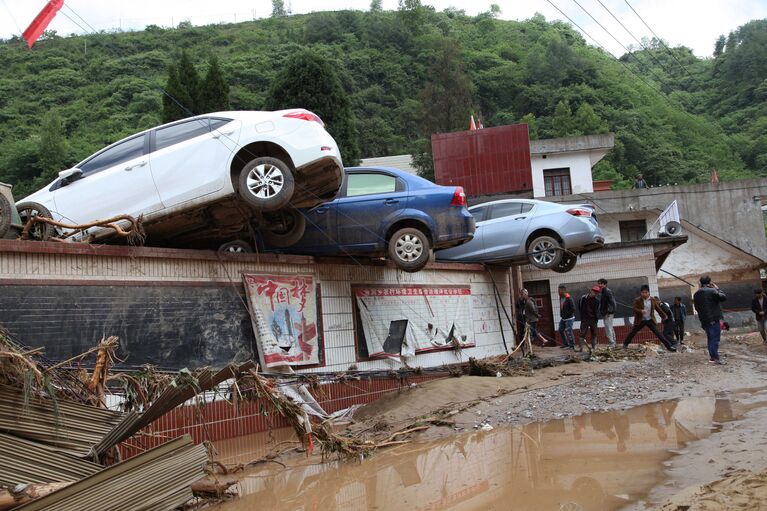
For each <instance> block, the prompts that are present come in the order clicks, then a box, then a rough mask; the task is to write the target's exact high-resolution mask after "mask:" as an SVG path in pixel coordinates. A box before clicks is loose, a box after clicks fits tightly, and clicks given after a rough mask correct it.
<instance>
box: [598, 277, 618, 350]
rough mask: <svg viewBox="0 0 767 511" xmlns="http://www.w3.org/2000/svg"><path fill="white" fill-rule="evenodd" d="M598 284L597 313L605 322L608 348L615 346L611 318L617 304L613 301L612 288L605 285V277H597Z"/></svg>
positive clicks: (613, 315)
mask: <svg viewBox="0 0 767 511" xmlns="http://www.w3.org/2000/svg"><path fill="white" fill-rule="evenodd" d="M597 285H598V286H599V289H600V291H599V315H600V316H602V320H603V321H604V322H605V335H607V345H608V346H609V347H610V348H614V347H615V329H613V318H614V317H615V309H616V308H617V304H616V302H615V296H614V295H613V291H612V289H610V288H609V287H607V280H606V279H599V280H598V281H597Z"/></svg>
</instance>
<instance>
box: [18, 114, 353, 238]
mask: <svg viewBox="0 0 767 511" xmlns="http://www.w3.org/2000/svg"><path fill="white" fill-rule="evenodd" d="M342 179H343V164H342V162H341V157H340V154H339V151H338V146H337V145H336V142H335V140H333V138H332V137H331V136H330V134H329V133H328V132H327V131H325V128H324V124H323V123H322V120H321V119H320V118H319V117H318V116H317V115H315V114H313V113H312V112H309V111H307V110H301V109H292V110H281V111H277V112H253V111H241V112H218V113H212V114H206V115H201V116H197V117H191V118H188V119H183V120H181V121H177V122H173V123H170V124H164V125H162V126H158V127H156V128H152V129H150V130H147V131H144V132H141V133H138V134H136V135H132V136H130V137H128V138H125V139H123V140H120V141H119V142H116V143H114V144H112V145H110V146H108V147H107V148H105V149H102V150H101V151H99V152H97V153H96V154H94V155H92V156H90V157H88V158H86V159H85V160H83V161H82V162H80V163H79V164H77V165H76V166H75V167H73V168H71V169H68V170H64V171H62V172H60V173H59V178H58V179H56V180H55V181H54V182H53V183H51V184H50V185H48V186H47V187H45V188H43V189H42V190H39V191H37V192H35V193H33V194H32V195H30V196H28V197H25V198H24V199H22V200H21V201H19V202H18V203H17V209H18V210H19V213H20V214H21V217H22V222H24V221H25V220H26V219H27V218H28V217H29V216H30V215H36V214H40V215H45V216H49V217H51V218H53V219H54V220H57V221H61V222H66V223H70V224H84V223H89V222H93V221H95V220H103V219H107V218H110V217H113V216H116V215H121V214H128V215H131V216H134V217H138V216H139V215H143V219H144V226H145V228H146V230H147V233H148V235H149V238H150V241H152V242H153V241H154V240H160V241H161V242H162V243H163V244H165V245H170V246H174V245H175V246H202V245H204V244H205V243H206V242H207V243H208V244H209V243H210V241H211V240H213V241H222V242H225V241H231V240H232V239H235V238H237V237H246V238H252V236H250V235H249V234H251V233H252V229H253V228H258V229H260V230H261V233H262V235H263V236H264V237H266V238H270V239H271V241H272V242H276V243H278V244H279V245H281V246H289V245H291V244H293V243H295V241H297V240H298V239H299V238H300V237H301V235H302V234H303V231H304V227H305V220H304V217H303V216H302V215H301V214H300V213H298V212H297V211H296V210H295V208H309V207H313V206H315V205H318V204H320V203H323V202H327V201H329V200H333V198H334V197H335V196H336V194H337V193H338V190H339V188H340V187H341V182H342ZM112 233H113V231H112V230H111V229H90V230H89V232H88V233H87V235H91V236H92V237H93V239H98V238H102V237H105V236H109V235H111V234H112ZM246 245H247V244H246V243H245V244H243V243H240V244H235V245H234V246H227V248H228V249H229V250H231V251H242V250H246Z"/></svg>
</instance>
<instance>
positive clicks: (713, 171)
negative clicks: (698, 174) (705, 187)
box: [711, 169, 719, 184]
mask: <svg viewBox="0 0 767 511" xmlns="http://www.w3.org/2000/svg"><path fill="white" fill-rule="evenodd" d="M711 182H712V183H714V184H716V183H718V182H719V174H717V172H716V169H711Z"/></svg>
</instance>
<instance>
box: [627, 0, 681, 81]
mask: <svg viewBox="0 0 767 511" xmlns="http://www.w3.org/2000/svg"><path fill="white" fill-rule="evenodd" d="M623 1H624V2H626V5H628V6H629V9H631V10H632V11H633V12H634V14H636V16H637V18H639V20H640V21H641V22H642V23H644V26H646V27H647V30H649V31H650V33H652V35H653V36H655V39H657V40H658V44H660V45H661V46H662V47H663V48H665V49H666V52H668V54H669V55H671V56H672V57H673V58H674V60H676V61H677V62H678V63H679V65H680V66H682V68H683V69H684V70H685V71H686V72H687V76H689V77H690V78H693V76H692V74H691V73H690V71H689V70H688V69H687V66H685V65H684V63H683V62H682V61H681V60H679V59H678V58H677V56H676V55H674V52H672V51H671V49H670V48H669V47H668V46H666V43H664V42H663V39H661V38H660V37H658V34H656V33H655V31H654V30H653V29H652V28H650V25H648V24H647V22H646V21H645V20H644V19H643V18H642V16H640V15H639V13H638V12H637V11H636V9H634V8H633V7H632V6H631V4H630V3H629V2H628V0H623ZM693 79H694V78H693Z"/></svg>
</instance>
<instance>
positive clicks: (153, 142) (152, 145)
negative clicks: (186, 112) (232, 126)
mask: <svg viewBox="0 0 767 511" xmlns="http://www.w3.org/2000/svg"><path fill="white" fill-rule="evenodd" d="M233 120H234V119H229V118H227V117H197V118H194V119H188V118H187V119H180V120H178V121H176V122H173V123H170V124H164V125H162V126H157V127H156V128H152V130H151V131H150V132H149V143H148V145H149V154H151V153H153V152H155V151H161V150H162V149H167V148H168V147H173V146H174V145H176V144H180V143H182V142H186V141H187V140H191V139H190V138H187V139H184V140H181V141H179V142H176V143H174V144H171V145H169V146H165V147H162V148H159V149H158V148H157V132H158V131H160V130H164V129H167V128H172V127H174V126H178V125H180V124H188V123H192V122H200V121H205V122H207V125H208V126H207V128H208V133H213V131H215V130H217V129H220V128H222V127H224V126H226V125H227V124H229V123H230V122H232V121H233ZM213 121H226V122H225V123H224V124H222V125H220V126H218V127H217V128H212V124H213ZM200 135H202V133H200ZM200 135H196V136H200ZM191 138H195V137H191Z"/></svg>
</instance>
